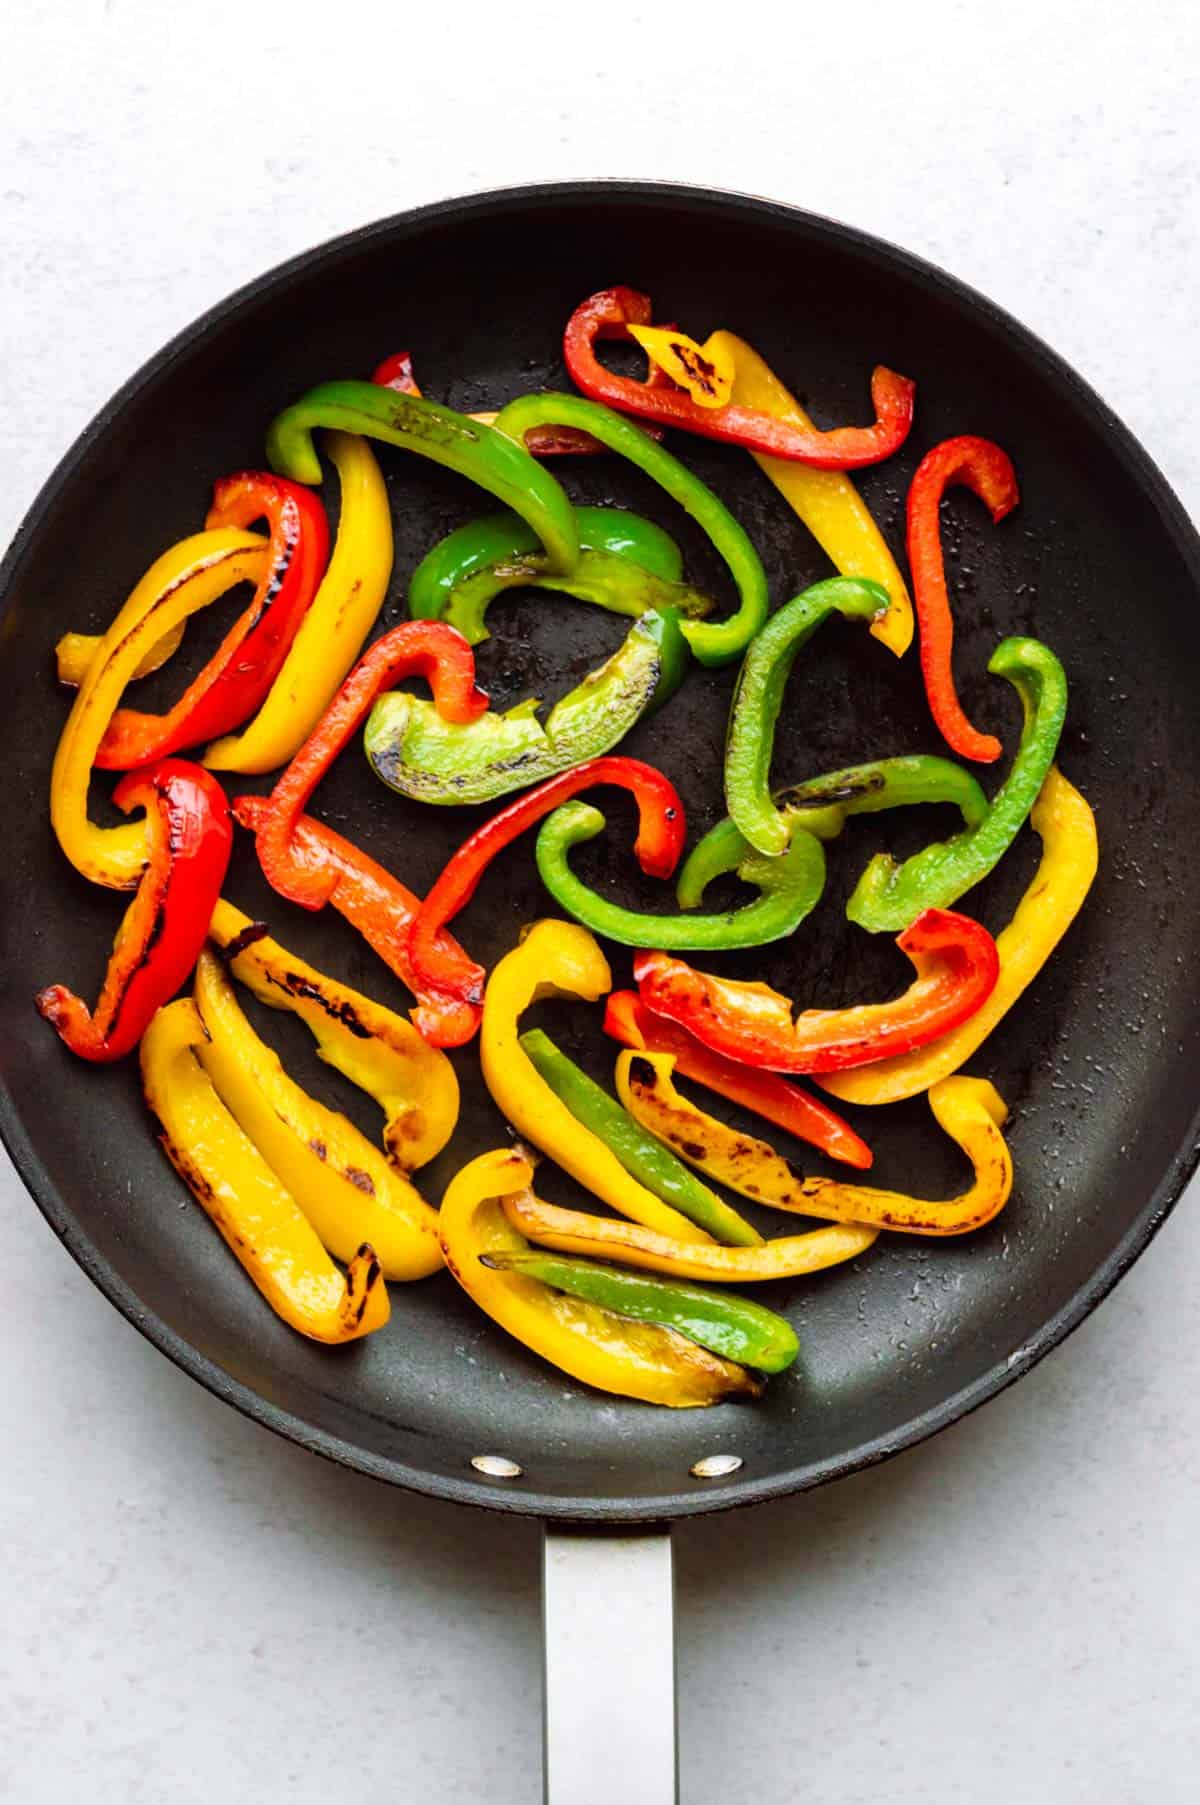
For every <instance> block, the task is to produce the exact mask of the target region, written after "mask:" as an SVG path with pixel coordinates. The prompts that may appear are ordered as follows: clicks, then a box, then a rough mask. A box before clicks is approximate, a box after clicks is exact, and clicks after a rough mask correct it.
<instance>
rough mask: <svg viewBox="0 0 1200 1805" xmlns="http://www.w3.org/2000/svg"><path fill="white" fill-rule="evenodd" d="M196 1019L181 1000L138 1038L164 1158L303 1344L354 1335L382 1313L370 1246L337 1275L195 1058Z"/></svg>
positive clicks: (384, 1306)
mask: <svg viewBox="0 0 1200 1805" xmlns="http://www.w3.org/2000/svg"><path fill="white" fill-rule="evenodd" d="M204 1040H205V1033H204V1024H203V1022H202V1021H201V1020H200V1017H199V1015H198V1013H197V1011H196V1005H195V1004H194V1003H193V1002H192V1001H191V1000H190V999H188V998H181V999H180V1001H179V1002H178V1003H171V1004H170V1005H169V1006H168V1007H167V1008H166V1009H160V1010H159V1012H158V1014H157V1015H156V1016H155V1018H154V1020H153V1021H152V1022H151V1023H150V1026H149V1027H148V1028H147V1030H146V1033H145V1035H144V1036H143V1038H142V1045H141V1061H142V1085H143V1087H144V1089H145V1093H146V1102H147V1103H148V1104H149V1106H150V1108H151V1109H152V1110H153V1112H154V1114H155V1115H156V1116H157V1117H158V1119H159V1121H160V1122H161V1124H162V1130H163V1132H162V1144H163V1148H164V1150H165V1152H166V1155H167V1158H168V1159H169V1160H170V1162H171V1164H172V1165H173V1166H174V1168H175V1170H176V1171H177V1172H178V1174H179V1176H180V1178H182V1180H183V1182H184V1183H185V1184H186V1185H187V1187H188V1189H189V1190H190V1191H191V1192H192V1194H193V1196H194V1197H195V1198H196V1199H197V1200H198V1202H199V1203H200V1204H201V1206H202V1207H203V1209H204V1212H205V1214H206V1215H207V1216H208V1217H209V1218H210V1220H211V1221H212V1223H213V1225H214V1227H216V1228H217V1229H218V1230H219V1231H220V1234H221V1236H222V1238H223V1239H224V1241H225V1243H226V1245H227V1246H228V1247H229V1248H230V1249H231V1250H232V1252H233V1253H234V1254H235V1255H236V1257H237V1259H238V1260H239V1261H240V1262H241V1264H242V1266H243V1267H244V1268H245V1270H246V1271H247V1273H249V1275H250V1277H251V1279H252V1280H253V1281H254V1283H255V1285H257V1287H258V1289H259V1290H260V1291H261V1292H262V1294H263V1296H264V1297H265V1298H266V1300H267V1302H268V1303H269V1304H270V1306H271V1308H272V1309H273V1310H274V1311H275V1314H276V1315H277V1316H280V1317H282V1318H283V1320H284V1322H286V1323H287V1324H288V1325H289V1327H291V1328H293V1329H296V1330H297V1331H298V1332H299V1333H300V1334H301V1335H307V1336H309V1337H310V1339H312V1340H313V1341H325V1342H335V1343H336V1342H342V1341H357V1340H358V1339H359V1338H360V1337H361V1336H363V1335H370V1334H371V1333H372V1332H373V1331H374V1330H375V1329H381V1328H382V1327H383V1325H384V1323H385V1322H386V1321H387V1320H388V1316H389V1315H390V1306H389V1304H388V1294H387V1286H386V1285H385V1284H384V1282H383V1274H382V1272H381V1271H380V1268H379V1261H378V1260H377V1259H376V1258H375V1255H374V1253H373V1251H372V1250H371V1248H369V1247H360V1248H359V1249H358V1251H357V1252H356V1253H355V1255H354V1258H353V1259H352V1260H351V1261H350V1265H349V1269H348V1271H347V1273H346V1276H345V1278H343V1277H342V1275H341V1273H340V1272H339V1271H338V1269H337V1267H336V1266H335V1265H334V1264H333V1261H332V1260H331V1259H330V1258H329V1255H328V1254H327V1253H326V1252H325V1249H324V1248H323V1247H322V1245H321V1242H320V1240H319V1239H318V1237H317V1233H316V1230H315V1229H314V1228H313V1227H312V1225H311V1224H310V1223H309V1221H308V1218H307V1217H306V1216H305V1215H304V1213H303V1211H302V1210H301V1209H300V1207H299V1205H298V1204H297V1202H296V1200H295V1198H294V1197H292V1196H291V1195H290V1193H289V1192H287V1191H285V1190H284V1188H283V1186H282V1185H281V1184H280V1182H279V1180H278V1179H277V1178H276V1176H275V1174H274V1173H273V1172H272V1170H271V1168H270V1166H268V1164H267V1162H266V1160H264V1159H263V1157H262V1155H261V1154H260V1153H259V1151H258V1149H257V1147H255V1145H254V1142H253V1141H251V1140H250V1139H249V1138H248V1136H246V1135H245V1134H243V1132H242V1130H241V1129H240V1128H239V1127H238V1125H237V1123H236V1122H235V1121H234V1119H233V1117H232V1116H231V1115H230V1113H229V1111H228V1110H227V1109H226V1108H225V1105H224V1104H223V1103H222V1102H221V1100H220V1098H219V1097H218V1096H217V1093H216V1091H215V1090H214V1089H213V1086H212V1081H211V1080H210V1079H209V1077H208V1076H207V1074H206V1073H205V1072H204V1071H203V1070H202V1068H201V1067H200V1065H199V1063H198V1062H197V1060H196V1057H195V1049H196V1048H197V1047H199V1046H203V1044H204Z"/></svg>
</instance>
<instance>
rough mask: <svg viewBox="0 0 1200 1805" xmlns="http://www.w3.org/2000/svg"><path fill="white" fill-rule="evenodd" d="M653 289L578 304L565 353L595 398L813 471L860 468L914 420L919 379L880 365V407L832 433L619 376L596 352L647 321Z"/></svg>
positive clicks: (886, 451) (886, 453) (893, 445)
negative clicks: (603, 342)
mask: <svg viewBox="0 0 1200 1805" xmlns="http://www.w3.org/2000/svg"><path fill="white" fill-rule="evenodd" d="M652 317H653V308H652V306H651V302H650V297H649V295H643V294H639V293H638V292H637V290H636V289H632V288H606V289H602V290H601V291H600V293H599V294H594V295H591V296H589V298H588V299H587V300H586V301H584V302H582V303H581V305H580V306H578V307H577V308H576V309H575V312H574V313H573V314H572V315H571V317H570V319H569V320H568V321H567V327H566V331H565V332H564V334H563V355H564V357H565V359H566V364H567V369H568V371H569V372H570V375H571V379H572V381H573V382H574V383H575V385H576V387H577V388H580V389H582V390H583V393H584V394H585V395H587V396H589V397H590V399H591V400H593V401H603V402H605V403H606V404H607V405H608V406H609V407H613V408H616V409H617V410H618V411H619V412H621V413H624V414H634V415H636V416H637V418H638V419H640V420H653V421H655V422H657V424H658V425H659V426H677V427H679V428H681V429H682V430H683V431H684V432H694V433H699V434H700V435H701V436H702V437H703V438H706V439H721V440H723V441H725V443H727V444H730V445H741V446H743V447H744V448H745V450H747V451H753V452H756V453H758V454H759V455H761V456H767V457H777V458H788V459H790V460H791V461H792V462H793V463H798V464H807V465H809V466H811V467H812V468H813V469H815V470H860V469H862V468H863V466H864V465H867V464H878V463H880V462H882V460H883V459H884V458H887V457H891V455H892V453H893V452H894V451H898V450H899V448H900V446H901V445H903V443H904V441H905V439H906V438H907V437H908V433H909V428H910V427H911V426H912V419H913V403H914V397H915V394H916V384H915V383H913V382H911V381H910V380H909V379H908V377H907V376H898V375H897V374H896V372H895V371H894V370H889V369H887V368H885V366H884V365H883V364H878V365H877V366H876V368H875V370H874V372H873V374H872V376H871V400H872V402H873V404H874V407H875V423H874V425H872V426H839V427H835V428H834V429H833V431H831V432H821V431H819V430H818V429H817V428H816V427H801V426H795V425H792V424H790V423H789V422H788V421H786V420H779V419H776V418H775V417H774V416H773V415H771V414H765V413H761V412H760V411H759V410H758V409H757V408H752V407H742V406H739V405H737V404H736V403H734V402H728V403H727V404H726V405H725V406H724V407H701V406H700V405H699V403H698V402H696V401H693V399H692V397H691V396H690V395H689V394H688V393H687V392H686V391H685V390H684V389H680V388H675V387H666V386H664V385H662V384H660V383H658V382H638V381H635V380H634V379H633V378H632V377H629V376H618V375H617V374H616V373H615V371H612V370H609V369H607V368H606V367H605V366H604V364H602V363H601V362H600V360H599V358H598V357H597V356H596V342H597V340H598V339H602V338H628V337H629V332H628V327H629V326H630V325H636V326H649V325H650V324H651V322H652Z"/></svg>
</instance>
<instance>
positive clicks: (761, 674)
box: [725, 577, 888, 858]
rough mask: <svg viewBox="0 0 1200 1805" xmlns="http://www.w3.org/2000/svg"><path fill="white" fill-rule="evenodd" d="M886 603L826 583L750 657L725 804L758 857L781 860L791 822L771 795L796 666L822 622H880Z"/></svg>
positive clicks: (851, 583) (855, 585)
mask: <svg viewBox="0 0 1200 1805" xmlns="http://www.w3.org/2000/svg"><path fill="white" fill-rule="evenodd" d="M887 605H888V597H887V590H886V589H881V588H880V587H879V584H878V583H866V582H863V581H861V580H860V579H859V578H857V577H827V578H826V579H825V581H824V582H822V583H814V584H813V585H812V586H811V588H809V589H806V590H804V591H803V593H802V594H801V595H797V596H793V598H792V600H791V601H790V602H785V604H784V606H783V607H782V608H780V609H778V610H777V611H776V612H775V613H774V614H773V615H772V616H771V618H770V620H769V621H768V622H767V624H766V626H765V627H764V628H763V630H762V632H761V633H760V634H759V635H758V637H757V638H756V639H755V640H754V642H753V644H752V645H751V647H750V650H749V651H748V652H747V653H746V658H745V662H744V663H743V665H742V668H741V670H740V672H739V673H738V680H737V688H736V689H735V690H734V692H733V706H732V708H731V709H730V711H729V735H728V738H727V739H726V742H725V803H726V806H727V807H728V809H729V813H730V815H731V816H732V818H733V820H734V821H735V822H736V824H737V826H738V828H739V830H740V831H741V833H743V834H744V835H745V837H746V839H747V840H749V842H750V844H751V846H753V847H754V848H755V850H756V851H758V852H762V853H766V854H767V855H768V856H769V857H771V858H778V857H779V855H780V853H782V852H783V850H784V848H785V847H786V846H787V843H788V840H789V838H790V835H791V823H790V822H789V821H788V820H787V819H786V817H785V816H784V815H783V814H781V813H780V811H779V809H777V808H776V806H775V803H774V801H773V800H772V797H771V788H770V776H771V757H772V754H773V752H774V749H775V726H776V723H777V721H778V720H779V711H780V709H781V707H782V706H783V693H784V690H785V689H786V687H787V680H788V677H789V676H790V675H791V670H792V666H793V664H794V663H795V662H796V656H797V653H798V652H799V651H800V649H801V647H803V646H805V645H807V643H808V641H809V640H810V639H811V638H812V636H813V634H814V633H815V632H816V630H817V628H818V627H819V626H820V625H821V623H822V621H824V620H826V619H828V617H829V615H831V614H833V613H835V612H836V613H838V614H841V615H844V616H845V618H846V619H847V620H874V619H875V617H876V616H877V615H878V614H880V613H882V611H883V610H884V609H885V608H886V607H887Z"/></svg>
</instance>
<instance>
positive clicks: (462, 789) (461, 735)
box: [364, 608, 688, 803]
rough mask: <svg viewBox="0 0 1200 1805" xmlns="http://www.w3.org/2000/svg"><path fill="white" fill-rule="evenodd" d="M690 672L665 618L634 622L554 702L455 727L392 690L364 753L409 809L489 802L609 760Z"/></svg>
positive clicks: (671, 617) (677, 635)
mask: <svg viewBox="0 0 1200 1805" xmlns="http://www.w3.org/2000/svg"><path fill="white" fill-rule="evenodd" d="M687 664H688V653H687V646H686V645H685V644H684V642H683V638H682V635H681V632H680V626H679V618H678V616H677V615H676V614H675V612H674V610H673V609H670V608H668V609H665V610H664V611H663V612H662V613H661V614H660V613H656V612H653V611H652V612H651V613H649V614H644V615H643V616H642V618H641V619H640V620H639V621H635V622H634V624H633V626H632V627H631V628H630V629H629V632H628V634H627V635H626V638H625V642H624V644H623V645H621V646H619V647H618V648H617V650H616V651H615V652H614V653H613V655H612V657H611V658H610V659H609V660H608V661H607V663H605V664H602V665H600V666H599V667H598V668H597V669H596V670H594V671H592V672H591V673H590V674H589V675H588V676H587V677H585V678H584V680H583V682H582V683H580V684H578V685H577V686H576V688H575V689H573V690H571V691H570V692H569V693H568V694H567V695H565V696H563V698H562V700H561V701H559V702H556V703H555V705H554V707H553V708H552V709H551V710H550V712H549V714H548V715H547V716H546V720H545V722H544V723H543V722H541V721H539V720H538V718H537V710H538V709H539V708H540V707H541V703H540V702H539V701H537V700H536V698H535V699H533V700H530V701H528V702H519V703H518V704H517V706H516V707H515V708H510V709H509V710H508V712H507V713H506V714H495V713H493V712H492V711H491V710H489V711H488V713H487V714H483V715H480V716H479V718H478V720H475V721H471V722H469V723H468V724H466V725H465V726H464V725H458V724H456V723H454V722H451V721H446V720H443V719H442V717H441V715H440V714H439V713H438V711H437V709H436V707H435V706H434V704H433V703H432V702H430V701H429V699H428V698H427V697H425V696H413V695H408V694H407V693H403V692H401V691H399V690H391V691H389V692H388V694H387V695H385V696H380V698H379V700H378V702H376V704H375V706H374V708H373V709H372V710H371V713H370V715H369V717H368V719H367V725H366V731H365V734H364V745H365V747H366V753H367V758H368V760H369V762H370V765H371V768H372V770H373V771H374V772H375V775H376V776H377V777H379V778H381V779H382V780H383V782H384V783H386V784H387V785H388V787H389V789H393V790H397V791H398V792H399V793H400V795H401V796H411V797H412V798H413V799H414V800H415V801H417V802H433V803H458V802H491V801H492V800H493V799H494V798H495V797H497V796H506V795H507V794H508V793H509V791H510V790H520V789H524V788H525V786H526V785H527V784H532V783H540V782H541V781H542V779H543V778H547V777H554V776H556V775H557V773H558V772H559V771H567V770H569V769H570V768H571V767H572V766H573V765H578V764H582V762H583V760H584V759H587V758H597V757H599V756H600V754H601V753H604V752H608V751H611V749H612V748H613V747H614V746H615V745H616V744H617V742H618V740H620V739H623V738H624V736H625V734H627V733H628V732H629V730H630V728H631V727H632V726H633V724H634V722H635V721H637V720H638V719H639V717H640V716H642V715H644V714H646V713H648V712H649V711H650V710H651V709H654V708H658V707H659V706H660V705H661V704H662V703H663V702H665V701H666V700H667V698H668V696H671V695H673V694H674V692H675V690H676V689H677V688H678V687H679V684H680V682H681V681H682V679H683V675H684V672H685V670H686V669H687Z"/></svg>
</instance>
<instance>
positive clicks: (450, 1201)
mask: <svg viewBox="0 0 1200 1805" xmlns="http://www.w3.org/2000/svg"><path fill="white" fill-rule="evenodd" d="M532 1177H533V1171H532V1168H531V1167H530V1165H529V1162H528V1161H527V1160H526V1159H525V1158H524V1157H523V1156H522V1155H521V1154H520V1153H519V1152H516V1151H515V1150H511V1151H506V1150H503V1149H501V1150H498V1151H496V1152H494V1153H482V1154H480V1156H479V1158H478V1159H473V1160H472V1161H471V1163H470V1165H468V1166H464V1167H463V1169H462V1171H461V1172H459V1173H458V1175H457V1177H455V1178H454V1179H452V1180H451V1183H450V1186H449V1189H448V1190H447V1192H446V1195H445V1196H444V1197H443V1199H442V1207H441V1210H440V1212H439V1215H438V1230H439V1233H440V1235H441V1238H442V1251H443V1253H444V1254H445V1258H446V1265H447V1267H448V1269H449V1271H450V1272H451V1273H453V1275H454V1277H455V1278H456V1279H457V1280H458V1282H459V1284H460V1285H461V1286H462V1288H463V1290H464V1291H465V1292H466V1293H467V1295H468V1296H469V1297H471V1298H472V1299H473V1300H474V1301H475V1303H477V1304H478V1305H479V1308H480V1309H481V1310H482V1311H483V1312H484V1314H485V1315H487V1316H490V1317H491V1318H492V1321H493V1322H497V1323H499V1325H500V1327H501V1328H502V1329H505V1330H507V1332H508V1333H509V1334H510V1335H512V1336H513V1337H514V1339H515V1340H517V1341H520V1342H522V1343H523V1344H524V1346H525V1347H527V1348H530V1349H532V1351H533V1352H534V1353H535V1354H539V1355H540V1356H541V1357H542V1359H543V1360H548V1361H549V1362H550V1364H551V1365H552V1366H557V1367H558V1368H559V1369H560V1370H561V1371H562V1372H565V1373H569V1374H570V1375H571V1377H572V1378H574V1379H579V1380H581V1381H582V1382H583V1383H584V1384H585V1385H593V1386H595V1387H596V1389H597V1390H598V1391H609V1392H615V1393H616V1394H617V1396H618V1397H625V1398H640V1399H641V1400H642V1401H643V1402H644V1403H647V1404H668V1405H672V1406H673V1407H674V1408H676V1409H687V1408H688V1407H690V1406H696V1405H704V1404H717V1403H720V1401H721V1399H722V1398H726V1397H732V1396H737V1395H738V1394H742V1395H744V1396H749V1397H754V1396H756V1395H757V1394H758V1392H759V1390H760V1389H761V1384H760V1381H758V1380H757V1379H754V1378H752V1377H751V1375H750V1374H749V1373H748V1372H746V1371H745V1370H744V1368H742V1367H740V1366H736V1365H734V1364H733V1362H731V1361H728V1360H723V1359H722V1358H721V1357H720V1355H719V1354H714V1353H710V1352H709V1350H708V1349H707V1348H703V1347H700V1346H698V1345H697V1344H696V1342H694V1341H692V1340H690V1339H689V1338H688V1337H686V1336H684V1335H680V1334H679V1333H677V1331H676V1330H674V1329H670V1328H664V1327H662V1326H661V1325H660V1324H658V1323H651V1322H634V1321H630V1320H629V1319H628V1318H627V1317H624V1316H620V1315H618V1314H617V1313H616V1312H615V1311H613V1310H609V1309H606V1308H605V1307H604V1306H603V1305H602V1304H596V1303H591V1302H588V1301H587V1300H586V1299H583V1298H577V1297H568V1296H566V1295H565V1293H563V1292H561V1291H557V1290H555V1289H553V1288H551V1287H550V1286H548V1285H543V1284H541V1283H540V1282H539V1281H538V1280H537V1279H534V1278H527V1277H525V1276H524V1275H523V1274H521V1273H518V1272H505V1271H504V1270H502V1268H501V1267H499V1266H495V1265H491V1264H489V1263H488V1262H489V1261H494V1260H497V1259H500V1260H502V1259H503V1258H504V1257H505V1256H507V1255H510V1254H521V1253H525V1252H527V1251H528V1243H527V1242H526V1241H525V1239H524V1237H523V1236H522V1235H520V1234H519V1233H517V1232H516V1231H515V1230H514V1229H513V1228H512V1227H511V1225H510V1224H509V1222H508V1220H507V1218H506V1215H505V1212H504V1209H503V1208H502V1203H501V1200H502V1199H504V1198H505V1197H506V1195H507V1193H508V1192H510V1191H521V1190H523V1188H524V1187H525V1186H527V1185H528V1184H529V1183H530V1181H531V1179H532Z"/></svg>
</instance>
